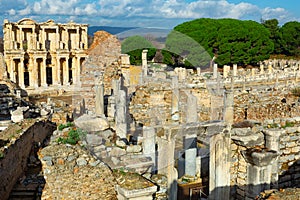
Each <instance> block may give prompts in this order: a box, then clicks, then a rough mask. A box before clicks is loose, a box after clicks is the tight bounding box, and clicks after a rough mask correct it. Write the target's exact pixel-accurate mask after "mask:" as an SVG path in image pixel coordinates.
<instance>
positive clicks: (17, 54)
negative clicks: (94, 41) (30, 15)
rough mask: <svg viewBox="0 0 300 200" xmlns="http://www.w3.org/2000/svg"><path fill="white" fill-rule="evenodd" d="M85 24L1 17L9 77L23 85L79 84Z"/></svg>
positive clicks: (34, 86)
mask: <svg viewBox="0 0 300 200" xmlns="http://www.w3.org/2000/svg"><path fill="white" fill-rule="evenodd" d="M87 28H88V25H87V24H76V23H73V22H69V23H67V24H58V23H55V22H54V21H52V20H48V21H47V22H44V23H37V22H35V21H33V20H31V19H22V20H20V21H19V22H17V23H13V22H9V21H8V20H4V24H3V32H4V57H5V62H6V65H7V72H8V76H9V79H10V80H12V81H14V82H16V83H17V84H18V85H19V86H20V87H22V88H26V87H27V88H38V87H48V86H51V85H53V86H60V85H70V84H74V85H79V84H80V78H79V76H80V66H81V64H82V62H83V61H84V60H85V58H86V53H85V50H86V49H87V48H88V35H87Z"/></svg>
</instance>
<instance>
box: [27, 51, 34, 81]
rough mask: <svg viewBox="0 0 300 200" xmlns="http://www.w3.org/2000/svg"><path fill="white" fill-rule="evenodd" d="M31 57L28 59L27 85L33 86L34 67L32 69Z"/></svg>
mask: <svg viewBox="0 0 300 200" xmlns="http://www.w3.org/2000/svg"><path fill="white" fill-rule="evenodd" d="M33 67H34V66H33V58H32V57H29V59H28V71H29V86H30V87H34V81H33V80H34V69H33Z"/></svg>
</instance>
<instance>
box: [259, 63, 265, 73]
mask: <svg viewBox="0 0 300 200" xmlns="http://www.w3.org/2000/svg"><path fill="white" fill-rule="evenodd" d="M264 68H265V67H264V65H263V64H260V74H264Z"/></svg>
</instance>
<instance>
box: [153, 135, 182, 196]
mask: <svg viewBox="0 0 300 200" xmlns="http://www.w3.org/2000/svg"><path fill="white" fill-rule="evenodd" d="M165 132H167V133H166V137H164V138H162V137H157V146H158V158H157V165H158V166H157V167H158V174H163V175H166V176H167V182H168V196H169V198H168V199H169V200H177V179H178V172H177V170H176V168H175V167H174V153H175V137H174V136H173V137H172V135H171V133H170V132H171V131H169V130H165Z"/></svg>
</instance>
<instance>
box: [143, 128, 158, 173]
mask: <svg viewBox="0 0 300 200" xmlns="http://www.w3.org/2000/svg"><path fill="white" fill-rule="evenodd" d="M155 144H156V134H155V129H154V128H153V127H147V126H144V127H143V154H144V155H145V156H146V157H150V158H151V160H152V161H153V165H154V166H153V169H152V171H156V170H157V162H156V157H155Z"/></svg>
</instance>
